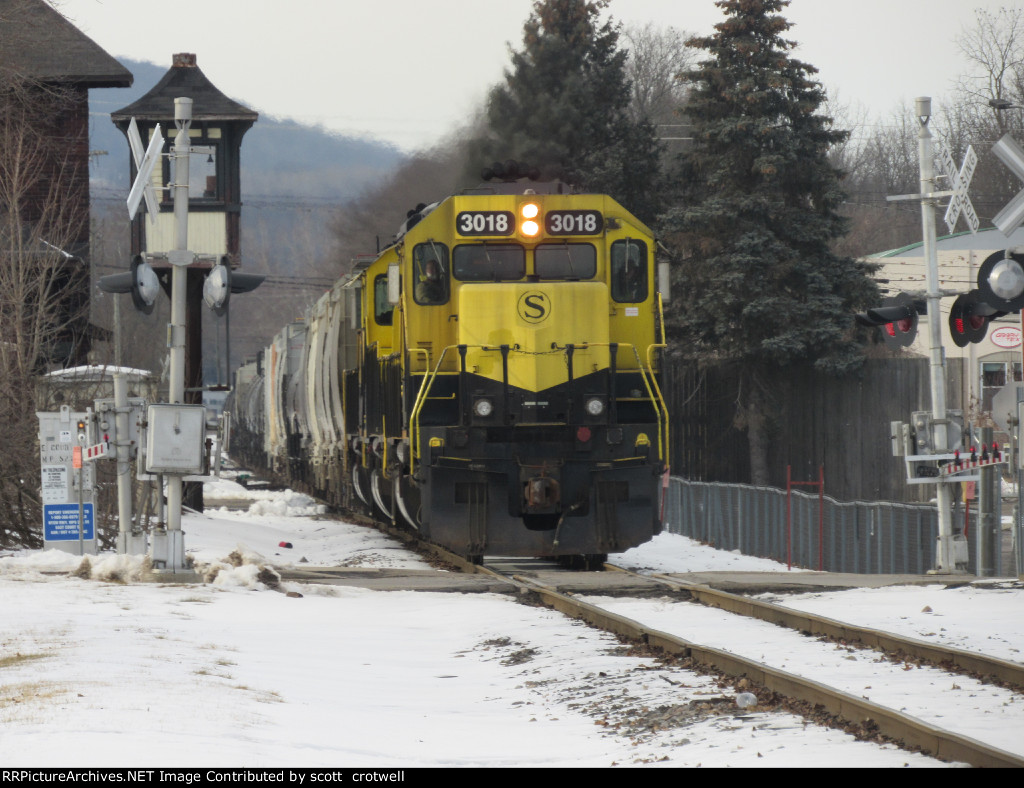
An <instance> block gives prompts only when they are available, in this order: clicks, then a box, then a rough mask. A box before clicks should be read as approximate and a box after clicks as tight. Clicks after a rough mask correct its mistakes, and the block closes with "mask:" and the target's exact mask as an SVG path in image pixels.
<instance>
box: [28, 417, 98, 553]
mask: <svg viewBox="0 0 1024 788" xmlns="http://www.w3.org/2000/svg"><path fill="white" fill-rule="evenodd" d="M36 416H37V417H38V418H39V459H40V460H41V472H42V478H41V482H42V483H41V486H40V493H41V497H42V501H43V545H44V546H45V547H46V548H47V549H51V548H57V549H59V550H64V551H65V552H68V553H72V554H74V555H85V554H87V553H89V554H92V555H95V554H96V552H97V549H98V542H97V539H96V524H95V520H94V513H95V508H96V506H95V504H96V499H95V490H96V483H95V471H94V469H93V464H92V463H91V462H83V461H82V451H83V449H85V448H87V441H88V440H89V435H88V433H89V431H90V429H91V418H92V414H91V413H79V412H75V411H72V410H70V409H69V408H68V407H63V408H61V410H60V412H59V413H50V412H39V413H36ZM80 425H81V429H80Z"/></svg>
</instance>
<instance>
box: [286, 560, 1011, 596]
mask: <svg viewBox="0 0 1024 788" xmlns="http://www.w3.org/2000/svg"><path fill="white" fill-rule="evenodd" d="M277 571H278V573H279V574H280V575H281V579H282V580H283V581H284V582H294V583H322V584H325V585H336V586H352V587H357V588H368V589H373V590H378V591H434V592H441V593H462V594H481V593H498V594H511V593H517V592H518V588H517V586H516V585H515V584H514V583H510V582H504V581H502V580H498V579H496V578H493V577H491V576H490V575H486V574H461V573H458V572H445V571H441V570H432V569H366V568H348V567H328V568H322V567H321V568H310V569H296V568H291V569H278V570H277ZM516 576H519V577H523V578H525V579H529V580H533V581H535V582H538V583H541V584H543V585H546V586H549V587H551V588H554V589H556V590H558V591H562V592H566V593H578V594H611V595H630V596H636V595H640V596H644V595H657V594H664V593H667V590H666V588H665V586H664V585H663V584H661V583H658V582H657V581H656V580H654V579H652V578H645V577H639V578H638V577H634V576H632V575H628V574H624V573H621V572H615V571H608V572H570V571H566V570H562V569H550V568H528V567H526V566H524V567H522V568H520V569H519V571H517V572H516ZM663 577H665V578H669V579H671V580H674V581H676V582H678V583H680V584H681V585H687V584H693V585H703V586H709V587H711V588H716V589H719V590H722V591H729V592H731V593H735V594H759V593H768V592H772V593H809V592H813V591H841V590H843V589H846V588H881V587H884V586H897V585H936V584H940V585H944V586H962V585H969V584H971V583H974V582H977V581H979V580H982V581H985V582H996V579H995V578H978V577H975V576H974V575H859V574H841V573H831V572H686V573H678V574H672V575H663ZM1003 582H1010V583H1012V582H1017V581H1015V579H1014V578H1005V579H1003Z"/></svg>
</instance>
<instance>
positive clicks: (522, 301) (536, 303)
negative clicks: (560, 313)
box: [519, 290, 551, 323]
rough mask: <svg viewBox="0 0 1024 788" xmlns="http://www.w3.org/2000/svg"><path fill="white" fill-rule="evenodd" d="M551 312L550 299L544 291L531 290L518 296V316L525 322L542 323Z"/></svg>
mask: <svg viewBox="0 0 1024 788" xmlns="http://www.w3.org/2000/svg"><path fill="white" fill-rule="evenodd" d="M549 314H551V301H550V300H549V299H548V296H547V294H546V293H541V292H539V291H537V290H531V291H530V292H528V293H523V294H522V295H521V296H520V297H519V317H521V318H522V319H523V320H525V321H526V322H527V323H542V322H543V321H544V320H546V319H547V317H548V315H549Z"/></svg>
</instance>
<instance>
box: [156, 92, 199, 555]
mask: <svg viewBox="0 0 1024 788" xmlns="http://www.w3.org/2000/svg"><path fill="white" fill-rule="evenodd" d="M174 125H175V126H177V127H178V133H177V136H176V137H175V138H174V150H173V152H172V154H171V155H172V156H173V157H174V234H175V243H174V249H173V250H171V251H170V252H168V255H167V257H168V260H169V261H170V262H171V265H172V267H173V270H172V272H171V322H170V324H169V325H168V326H167V345H168V347H169V349H170V390H169V392H168V397H167V398H168V400H169V401H170V402H171V404H178V405H180V404H183V403H184V402H185V319H186V315H185V312H186V304H185V301H186V287H187V276H188V266H189V265H190V264H191V263H192V262H193V260H194V259H195V255H194V254H193V253H192V252H189V251H188V187H189V155H190V151H189V147H190V142H189V134H188V132H189V126H191V125H192V99H190V98H176V99H174ZM166 478H167V535H166V543H165V544H164V545H163V546H162V547H163V550H160V549H159V547H158V544H157V541H156V540H154V543H153V559H154V560H162V561H163V562H164V567H165V568H166V569H168V570H170V571H172V572H179V571H181V570H182V569H185V538H184V533H183V532H182V530H181V504H182V490H183V484H184V478H183V477H182V476H181V475H179V474H174V473H171V474H168V475H167V477H166ZM158 552H162V553H164V554H163V555H158Z"/></svg>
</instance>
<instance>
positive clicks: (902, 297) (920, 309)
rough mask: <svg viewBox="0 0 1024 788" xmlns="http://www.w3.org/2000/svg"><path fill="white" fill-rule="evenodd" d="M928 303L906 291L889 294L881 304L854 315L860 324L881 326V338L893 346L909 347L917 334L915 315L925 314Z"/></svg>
mask: <svg viewBox="0 0 1024 788" xmlns="http://www.w3.org/2000/svg"><path fill="white" fill-rule="evenodd" d="M927 310H928V305H927V303H926V302H925V301H924V300H922V299H915V298H914V297H913V296H911V295H908V294H907V293H900V294H899V295H898V296H891V297H889V298H886V299H884V300H883V301H882V306H880V307H877V308H875V309H869V310H868V311H867V312H864V313H860V314H858V315H855V319H856V321H857V322H858V323H859V324H860V325H862V326H869V327H870V326H881V327H882V339H884V340H885V344H887V345H889V346H890V347H894V348H903V347H910V346H911V345H912V344H913V343H914V337H916V336H917V316H918V315H923V314H927Z"/></svg>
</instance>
